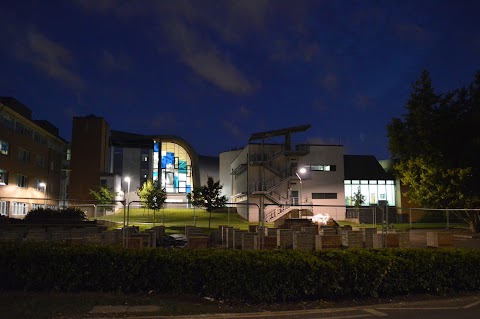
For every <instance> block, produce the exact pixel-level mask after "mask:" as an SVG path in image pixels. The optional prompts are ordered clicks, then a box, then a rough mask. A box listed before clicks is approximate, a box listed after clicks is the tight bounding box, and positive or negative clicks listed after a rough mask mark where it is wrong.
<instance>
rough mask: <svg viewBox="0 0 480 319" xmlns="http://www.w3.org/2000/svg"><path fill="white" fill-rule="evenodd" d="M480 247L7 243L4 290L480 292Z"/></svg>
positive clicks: (309, 295) (0, 255)
mask: <svg viewBox="0 0 480 319" xmlns="http://www.w3.org/2000/svg"><path fill="white" fill-rule="evenodd" d="M479 266H480V250H474V249H420V248H419V249H413V248H412V249H381V250H373V249H372V250H369V249H361V250H360V249H359V250H331V251H317V252H305V251H297V250H271V251H241V250H188V249H155V248H145V249H140V250H134V249H123V248H121V247H109V246H86V245H85V246H65V245H60V244H54V243H7V242H5V243H0V278H1V280H0V289H1V290H4V291H9V290H24V291H46V292H53V291H65V292H82V291H85V292H86V291H103V292H124V293H146V292H151V291H155V292H160V293H175V294H197V295H200V296H208V297H213V298H217V299H223V300H232V301H247V302H274V301H298V300H312V299H330V300H334V299H338V298H352V297H354V298H359V297H370V296H373V297H376V296H393V295H402V294H409V293H441V292H444V291H450V290H456V291H472V290H478V289H480V267H479Z"/></svg>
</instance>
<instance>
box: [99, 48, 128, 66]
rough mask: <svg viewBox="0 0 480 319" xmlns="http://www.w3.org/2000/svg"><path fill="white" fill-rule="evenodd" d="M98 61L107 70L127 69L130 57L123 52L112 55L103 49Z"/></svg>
mask: <svg viewBox="0 0 480 319" xmlns="http://www.w3.org/2000/svg"><path fill="white" fill-rule="evenodd" d="M100 63H101V65H102V66H103V67H104V68H106V69H108V70H128V69H129V66H130V64H131V59H130V57H129V56H127V55H125V54H119V55H117V56H114V55H113V54H112V53H111V52H109V51H107V50H103V51H102V53H101V61H100Z"/></svg>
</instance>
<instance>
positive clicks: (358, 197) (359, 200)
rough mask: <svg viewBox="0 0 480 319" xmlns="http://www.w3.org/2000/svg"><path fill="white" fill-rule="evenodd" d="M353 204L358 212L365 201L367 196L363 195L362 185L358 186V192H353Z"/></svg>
mask: <svg viewBox="0 0 480 319" xmlns="http://www.w3.org/2000/svg"><path fill="white" fill-rule="evenodd" d="M352 202H353V206H355V210H356V211H357V212H358V211H359V210H360V206H362V204H363V203H365V196H363V195H362V191H361V190H360V186H358V189H357V192H356V193H353V196H352Z"/></svg>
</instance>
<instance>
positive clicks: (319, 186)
mask: <svg viewBox="0 0 480 319" xmlns="http://www.w3.org/2000/svg"><path fill="white" fill-rule="evenodd" d="M310 165H336V170H335V171H309V170H307V172H306V173H305V174H304V176H302V175H301V177H302V202H311V203H312V204H313V205H314V206H313V210H314V214H319V213H322V214H325V213H328V214H329V215H330V216H331V217H332V218H333V219H337V220H343V219H345V211H346V210H345V187H344V179H345V176H344V163H343V146H337V145H311V146H310V153H309V154H307V155H306V156H304V157H302V158H301V159H300V160H299V165H298V167H299V168H301V167H302V166H310ZM312 193H336V194H337V198H336V199H312ZM315 205H318V206H315Z"/></svg>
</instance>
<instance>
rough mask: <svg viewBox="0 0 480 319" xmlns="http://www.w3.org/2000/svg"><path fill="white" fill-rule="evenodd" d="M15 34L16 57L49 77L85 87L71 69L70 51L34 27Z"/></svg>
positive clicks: (75, 87) (80, 87)
mask: <svg viewBox="0 0 480 319" xmlns="http://www.w3.org/2000/svg"><path fill="white" fill-rule="evenodd" d="M17 35H18V36H17V37H16V41H15V42H14V44H13V47H14V54H15V57H16V58H17V59H19V60H21V61H24V62H27V63H30V64H31V65H33V66H34V67H35V68H37V69H38V70H39V71H41V72H43V73H45V74H46V75H48V76H49V77H51V78H53V79H55V80H57V81H59V82H62V83H66V84H68V86H70V87H72V88H74V89H83V88H84V87H85V83H84V81H83V80H82V79H81V78H80V76H78V75H77V74H75V73H74V72H73V71H72V70H71V68H72V65H74V59H73V56H72V54H71V53H70V51H68V50H67V49H66V48H64V47H63V46H62V45H60V44H59V43H56V42H54V41H52V40H50V39H48V38H47V37H46V36H45V35H43V34H42V33H40V32H39V31H37V30H35V29H28V30H26V31H25V32H24V33H22V32H20V33H18V34H17Z"/></svg>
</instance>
